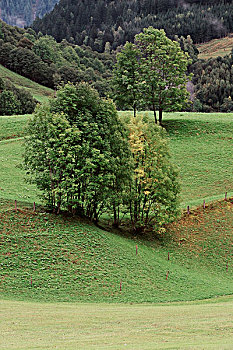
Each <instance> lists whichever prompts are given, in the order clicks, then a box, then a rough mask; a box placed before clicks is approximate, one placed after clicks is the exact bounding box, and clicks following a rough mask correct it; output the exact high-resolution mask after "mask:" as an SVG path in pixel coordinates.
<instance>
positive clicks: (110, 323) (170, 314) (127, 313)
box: [0, 298, 233, 350]
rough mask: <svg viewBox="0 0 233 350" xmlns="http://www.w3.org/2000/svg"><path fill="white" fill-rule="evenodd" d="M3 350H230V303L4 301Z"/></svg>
mask: <svg viewBox="0 0 233 350" xmlns="http://www.w3.org/2000/svg"><path fill="white" fill-rule="evenodd" d="M0 309H1V324H0V331H1V337H0V348H1V350H13V349H14V350H26V349H27V350H33V349H37V350H44V349H46V350H52V349H59V350H76V349H78V350H80V349H85V350H91V349H99V350H100V349H101V350H102V349H112V350H114V349H115V350H121V349H131V350H136V349H137V350H143V349H144V350H155V349H156V350H159V349H173V350H174V349H179V350H180V349H184V350H188V349H189V350H191V349H192V350H196V349H202V350H203V349H205V350H207V349H211V350H214V349H216V350H220V349H221V350H227V349H229V350H230V349H232V344H233V342H232V331H233V327H232V314H233V302H232V298H224V299H220V300H218V299H217V300H214V301H203V302H201V303H197V304H196V303H195V304H194V303H182V304H166V305H149V304H148V305H115V304H113V305H112V304H111V305H108V304H73V303H69V304H67V303H60V304H48V303H47V304H42V303H29V302H27V303H24V302H16V301H13V302H11V301H1V302H0Z"/></svg>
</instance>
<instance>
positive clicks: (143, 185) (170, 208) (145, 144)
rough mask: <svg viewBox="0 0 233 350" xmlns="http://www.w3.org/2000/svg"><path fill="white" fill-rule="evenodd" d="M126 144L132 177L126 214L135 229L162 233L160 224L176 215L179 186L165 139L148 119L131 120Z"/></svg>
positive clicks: (163, 133) (139, 117) (173, 218)
mask: <svg viewBox="0 0 233 350" xmlns="http://www.w3.org/2000/svg"><path fill="white" fill-rule="evenodd" d="M128 128H129V133H130V134H129V142H130V146H131V151H132V155H133V167H134V176H133V182H132V184H131V187H130V193H129V211H130V217H131V222H132V224H133V226H134V228H135V229H141V228H148V227H150V226H153V228H154V229H155V232H164V228H163V227H164V224H167V223H168V222H171V221H174V220H175V218H176V217H177V215H178V200H177V195H178V193H179V184H178V182H177V171H176V170H175V168H174V167H173V166H172V164H171V161H170V156H169V152H168V147H167V143H166V140H165V131H164V129H162V128H161V127H159V126H157V125H154V123H153V122H152V121H151V119H149V118H148V117H143V118H142V117H141V116H138V117H136V118H131V120H130V121H129V123H128Z"/></svg>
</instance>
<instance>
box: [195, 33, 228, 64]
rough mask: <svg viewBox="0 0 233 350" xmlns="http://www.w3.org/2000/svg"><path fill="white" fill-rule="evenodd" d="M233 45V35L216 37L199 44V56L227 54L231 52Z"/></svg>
mask: <svg viewBox="0 0 233 350" xmlns="http://www.w3.org/2000/svg"><path fill="white" fill-rule="evenodd" d="M232 47H233V35H232V34H231V35H230V36H227V37H225V38H220V39H214V40H211V41H208V42H207V43H204V44H198V45H197V48H198V50H199V52H200V54H199V56H198V58H200V59H208V58H211V57H218V56H226V55H229V54H230V53H231V50H232Z"/></svg>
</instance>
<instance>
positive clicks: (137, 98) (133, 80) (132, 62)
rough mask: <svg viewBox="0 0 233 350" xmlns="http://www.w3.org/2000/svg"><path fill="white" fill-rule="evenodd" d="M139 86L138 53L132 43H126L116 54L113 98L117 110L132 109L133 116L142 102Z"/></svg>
mask: <svg viewBox="0 0 233 350" xmlns="http://www.w3.org/2000/svg"><path fill="white" fill-rule="evenodd" d="M140 84H141V79H140V71H139V62H138V52H137V50H135V46H134V45H133V44H132V43H128V42H127V43H126V44H125V46H124V48H123V50H122V51H121V52H120V53H118V54H117V63H116V67H115V70H114V78H113V86H114V97H115V101H116V102H117V106H118V107H119V108H124V109H125V108H127V107H129V108H133V111H134V116H136V109H137V108H138V106H139V105H140V102H141V101H142V93H141V90H140Z"/></svg>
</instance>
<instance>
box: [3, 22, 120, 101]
mask: <svg viewBox="0 0 233 350" xmlns="http://www.w3.org/2000/svg"><path fill="white" fill-rule="evenodd" d="M0 23H1V26H2V28H3V32H4V37H3V39H0V64H2V65H4V66H5V67H7V68H8V69H10V70H12V71H14V72H16V73H18V74H20V75H23V76H25V77H28V78H29V79H31V80H33V81H36V82H38V83H39V84H42V85H45V86H47V87H50V88H56V87H57V86H58V85H64V84H66V83H67V82H69V81H70V82H73V83H76V82H81V81H85V82H88V84H90V85H91V86H92V87H94V88H96V89H97V90H98V91H99V93H100V95H101V96H108V95H109V93H110V92H111V88H110V86H109V80H110V77H111V69H112V65H113V58H112V56H110V54H106V53H105V54H100V53H97V52H93V51H92V50H91V49H90V48H88V47H82V48H81V47H79V46H76V45H73V44H70V43H68V42H67V41H66V40H62V42H61V43H58V42H56V41H55V39H54V38H53V37H52V36H49V35H45V36H43V35H42V34H40V33H38V35H37V34H36V33H35V32H34V31H33V30H32V29H31V28H28V29H27V31H26V30H23V29H19V28H13V27H11V26H9V25H7V24H6V23H4V22H1V21H0Z"/></svg>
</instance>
